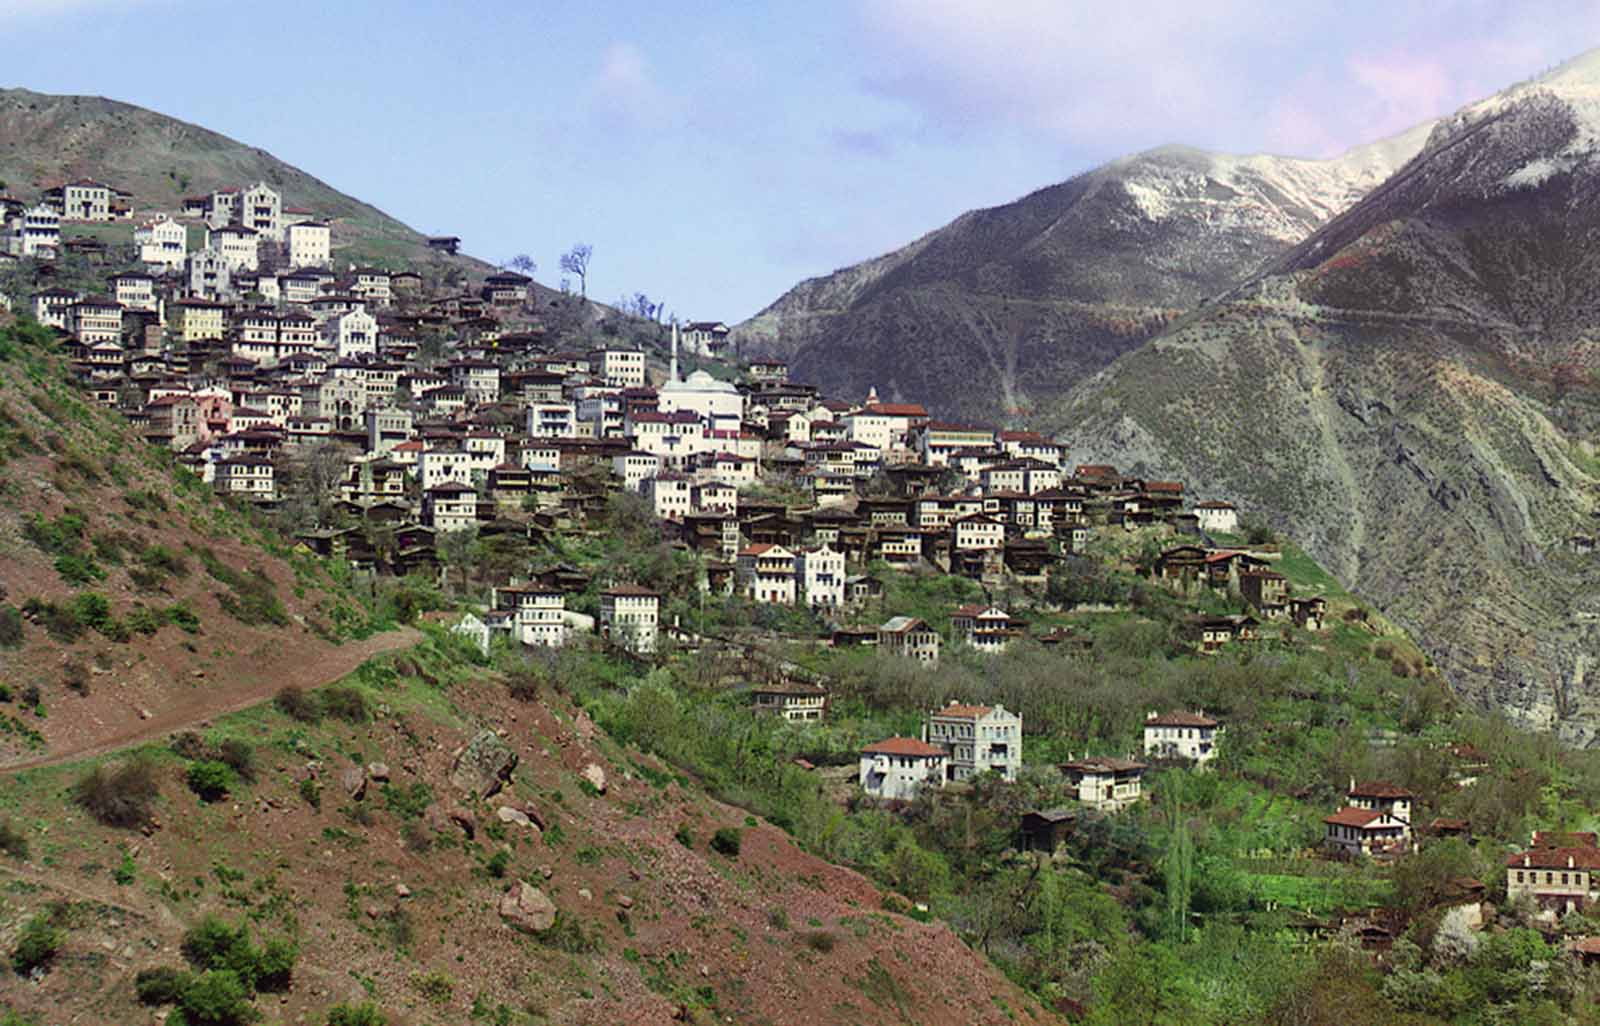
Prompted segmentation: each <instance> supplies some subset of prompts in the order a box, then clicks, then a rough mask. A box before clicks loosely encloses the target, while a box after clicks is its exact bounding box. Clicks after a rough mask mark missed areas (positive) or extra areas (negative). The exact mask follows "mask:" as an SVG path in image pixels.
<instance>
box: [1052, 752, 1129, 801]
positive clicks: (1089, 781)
mask: <svg viewBox="0 0 1600 1026" xmlns="http://www.w3.org/2000/svg"><path fill="white" fill-rule="evenodd" d="M1057 768H1058V769H1059V770H1060V771H1061V775H1062V776H1064V777H1066V778H1067V783H1068V785H1070V786H1071V787H1072V788H1073V789H1074V790H1076V791H1077V793H1078V801H1080V802H1082V803H1083V804H1085V805H1088V806H1089V807H1091V808H1095V809H1099V810H1100V811H1102V812H1117V811H1119V810H1121V809H1125V808H1127V807H1128V806H1130V805H1133V804H1135V803H1137V802H1139V801H1142V800H1143V798H1144V771H1145V769H1146V767H1145V764H1144V763H1142V762H1136V761H1134V760H1133V759H1113V758H1103V757H1098V756H1091V757H1088V758H1083V759H1075V760H1073V761H1072V762H1066V763H1062V764H1061V765H1060V766H1058V767H1057Z"/></svg>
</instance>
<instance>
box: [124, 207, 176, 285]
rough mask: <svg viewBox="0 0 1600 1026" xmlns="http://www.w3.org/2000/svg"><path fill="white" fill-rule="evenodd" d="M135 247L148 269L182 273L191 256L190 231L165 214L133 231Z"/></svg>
mask: <svg viewBox="0 0 1600 1026" xmlns="http://www.w3.org/2000/svg"><path fill="white" fill-rule="evenodd" d="M133 245H134V249H135V250H136V251H137V253H136V255H137V256H138V258H139V262H140V263H142V264H144V265H145V266H146V267H148V268H151V269H153V270H161V271H180V270H182V269H183V262H184V260H185V259H187V258H188V256H189V229H187V228H185V227H184V226H183V225H181V224H179V223H178V222H176V221H174V220H173V219H172V218H170V217H167V216H166V215H165V214H163V215H161V216H160V217H157V218H155V219H154V220H150V221H146V222H145V223H144V224H142V225H140V226H139V227H137V228H135V229H134V230H133Z"/></svg>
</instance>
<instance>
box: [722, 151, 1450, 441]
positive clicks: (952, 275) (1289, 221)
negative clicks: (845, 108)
mask: <svg viewBox="0 0 1600 1026" xmlns="http://www.w3.org/2000/svg"><path fill="white" fill-rule="evenodd" d="M1426 128H1427V126H1422V127H1421V128H1419V129H1416V130H1414V131H1412V132H1409V133H1407V134H1406V135H1405V136H1401V137H1397V138H1395V139H1393V140H1387V141H1385V142H1383V143H1378V144H1375V145H1373V146H1369V147H1362V148H1360V149H1357V150H1352V151H1350V152H1349V153H1346V154H1344V155H1342V156H1341V157H1338V158H1336V159H1333V160H1327V161H1312V160H1295V159H1291V158H1285V157H1270V156H1251V157H1236V156H1225V155H1219V154H1209V153H1204V152H1202V151H1199V150H1192V149H1187V148H1183V147H1165V148H1162V149H1157V150H1152V151H1150V152H1148V153H1142V154H1138V155H1136V156H1132V157H1128V158H1125V159H1122V160H1118V161H1115V162H1113V163H1111V164H1108V165H1106V166H1104V167H1102V168H1099V169H1097V170H1094V171H1091V172H1088V173H1087V174H1083V175H1080V176H1078V177H1077V178H1074V179H1072V180H1070V181H1067V182H1064V183H1062V184H1060V185H1055V186H1051V187H1049V188H1046V189H1042V190H1040V191H1038V192H1036V193H1033V194H1031V195H1029V196H1026V197H1024V198H1022V199H1020V200H1017V201H1016V202H1014V203H1010V204H1006V205H1005V206H1001V207H994V208H991V209H987V210H977V211H973V212H971V213H967V214H964V215H962V216H961V217H959V218H957V219H956V220H955V221H953V222H952V223H951V224H949V225H947V226H945V227H944V228H941V229H939V230H938V231H935V232H933V233H931V234H929V235H927V236H924V237H923V238H921V239H919V240H917V241H916V242H914V243H912V244H911V245H909V246H907V247H905V248H904V249H901V250H898V251H896V252H894V253H890V254H888V255H886V256H883V257H880V258H878V259H876V260H872V261H868V262H866V263H863V264H859V265H856V266H854V267H849V268H846V269H844V270H841V271H838V272H835V273H834V274H831V275H828V276H826V277H823V278H816V279H811V280H810V281H806V282H803V283H801V284H800V285H798V286H796V287H795V288H794V289H793V290H791V291H790V292H789V293H787V294H786V295H785V296H783V297H782V298H780V299H779V300H778V301H777V302H775V303H773V304H772V305H771V306H769V307H767V308H766V309H765V310H763V311H762V312H761V313H759V314H757V315H756V316H755V317H754V318H752V319H751V320H750V321H747V322H746V323H744V324H742V325H740V326H739V329H738V331H739V332H740V334H741V335H742V336H743V338H744V339H745V341H746V351H747V352H751V351H763V352H768V353H772V354H777V355H782V356H785V357H788V358H790V359H792V360H793V362H794V364H795V367H796V374H797V376H801V377H805V378H807V379H810V380H815V381H817V382H819V383H820V384H822V385H823V386H824V387H825V388H828V389H832V390H836V391H840V392H843V393H847V394H855V393H859V392H863V391H865V389H866V388H867V386H868V385H877V386H878V388H879V389H880V391H882V392H884V393H885V394H889V395H895V394H899V395H905V396H916V397H918V398H920V399H924V400H927V401H929V402H931V403H933V404H934V405H936V406H937V407H938V408H939V409H941V410H945V411H948V412H949V413H950V414H952V415H955V414H961V415H969V416H977V417H994V416H1001V415H1013V416H1020V415H1025V414H1026V413H1027V412H1028V411H1029V410H1031V409H1032V408H1033V406H1034V405H1035V404H1036V403H1037V402H1038V401H1039V400H1041V399H1049V398H1051V397H1053V396H1055V395H1057V394H1059V393H1060V392H1062V391H1064V390H1065V389H1066V387H1068V386H1069V385H1071V384H1072V383H1073V382H1075V381H1077V380H1079V379H1081V378H1082V377H1083V376H1085V375H1086V374H1089V373H1092V372H1093V371H1094V370H1097V369H1098V368H1100V367H1102V366H1104V365H1105V364H1106V363H1108V362H1109V361H1110V360H1111V359H1113V358H1115V357H1116V356H1117V355H1118V354H1120V353H1122V352H1125V351H1127V350H1129V349H1131V348H1134V347H1136V346H1138V345H1139V344H1140V343H1142V342H1143V341H1144V340H1146V339H1147V338H1149V337H1150V336H1151V335H1153V334H1155V333H1156V332H1157V331H1158V330H1160V329H1161V328H1162V327H1163V326H1164V325H1166V324H1167V323H1168V322H1169V321H1170V320H1171V319H1172V318H1173V317H1175V316H1177V315H1178V314H1179V313H1180V312H1182V311H1184V310H1187V309H1189V308H1191V307H1193V306H1194V305H1195V304H1197V303H1198V302H1199V301H1201V300H1202V299H1204V298H1205V297H1207V296H1210V295H1214V294H1216V293H1218V292H1221V291H1224V290H1225V289H1227V288H1229V287H1231V286H1232V285H1234V284H1235V283H1236V282H1238V281H1239V280H1240V279H1242V278H1243V277H1245V276H1246V275H1247V274H1249V273H1250V272H1252V271H1254V270H1255V269H1257V268H1258V267H1260V266H1261V265H1262V264H1264V263H1265V262H1266V261H1267V260H1269V259H1271V258H1274V257H1276V256H1279V255H1281V254H1282V253H1283V252H1284V251H1285V250H1286V249H1288V248H1289V247H1290V246H1292V245H1294V244H1295V243H1297V242H1299V241H1300V240H1301V239H1303V238H1304V237H1305V236H1306V235H1307V234H1309V233H1310V232H1311V231H1312V230H1313V229H1315V228H1316V227H1318V226H1319V225H1321V224H1323V223H1324V222H1325V221H1327V220H1328V219H1329V218H1331V217H1333V216H1334V215H1335V214H1337V213H1339V212H1340V211H1342V210H1343V209H1345V208H1346V207H1347V206H1349V205H1350V204H1351V203H1353V202H1354V201H1355V200H1356V199H1358V198H1359V197H1360V196H1361V195H1363V194H1364V193H1365V192H1366V191H1367V190H1368V189H1370V188H1371V187H1372V186H1374V185H1376V184H1378V183H1379V182H1381V181H1382V180H1383V179H1384V178H1385V177H1387V175H1388V174H1389V173H1390V172H1391V171H1393V170H1394V169H1395V168H1396V167H1398V166H1399V165H1400V164H1402V163H1404V161H1405V160H1406V159H1408V158H1409V156H1410V155H1411V154H1412V153H1414V152H1415V151H1416V149H1417V148H1418V147H1419V146H1420V145H1421V143H1422V139H1423V138H1424V136H1425V135H1426Z"/></svg>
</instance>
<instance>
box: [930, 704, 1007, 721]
mask: <svg viewBox="0 0 1600 1026" xmlns="http://www.w3.org/2000/svg"><path fill="white" fill-rule="evenodd" d="M992 712H994V707H993V706H990V705H961V704H959V703H957V702H951V703H950V704H949V705H947V706H945V707H944V708H943V709H936V710H934V711H933V713H931V715H932V716H933V717H934V718H936V719H950V720H981V719H983V718H984V717H985V716H987V715H989V714H990V713H992Z"/></svg>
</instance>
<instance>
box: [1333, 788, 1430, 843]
mask: <svg viewBox="0 0 1600 1026" xmlns="http://www.w3.org/2000/svg"><path fill="white" fill-rule="evenodd" d="M1416 797H1417V796H1416V795H1414V794H1412V793H1411V792H1410V791H1407V790H1406V789H1405V788H1401V787H1395V786H1394V785H1393V784H1383V783H1369V784H1358V783H1356V782H1355V781H1354V780H1351V781H1350V790H1349V792H1348V795H1347V800H1348V802H1349V804H1347V805H1346V806H1345V807H1344V808H1342V809H1340V810H1339V811H1338V812H1335V813H1334V814H1333V815H1331V816H1324V817H1323V819H1322V822H1323V825H1324V826H1325V827H1326V833H1325V835H1324V838H1323V844H1324V845H1325V846H1326V847H1327V848H1328V849H1329V850H1330V851H1333V852H1342V853H1344V854H1347V855H1350V856H1358V855H1384V854H1396V853H1404V852H1407V851H1410V850H1411V838H1412V832H1411V808H1412V803H1413V802H1414V801H1415V800H1416Z"/></svg>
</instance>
